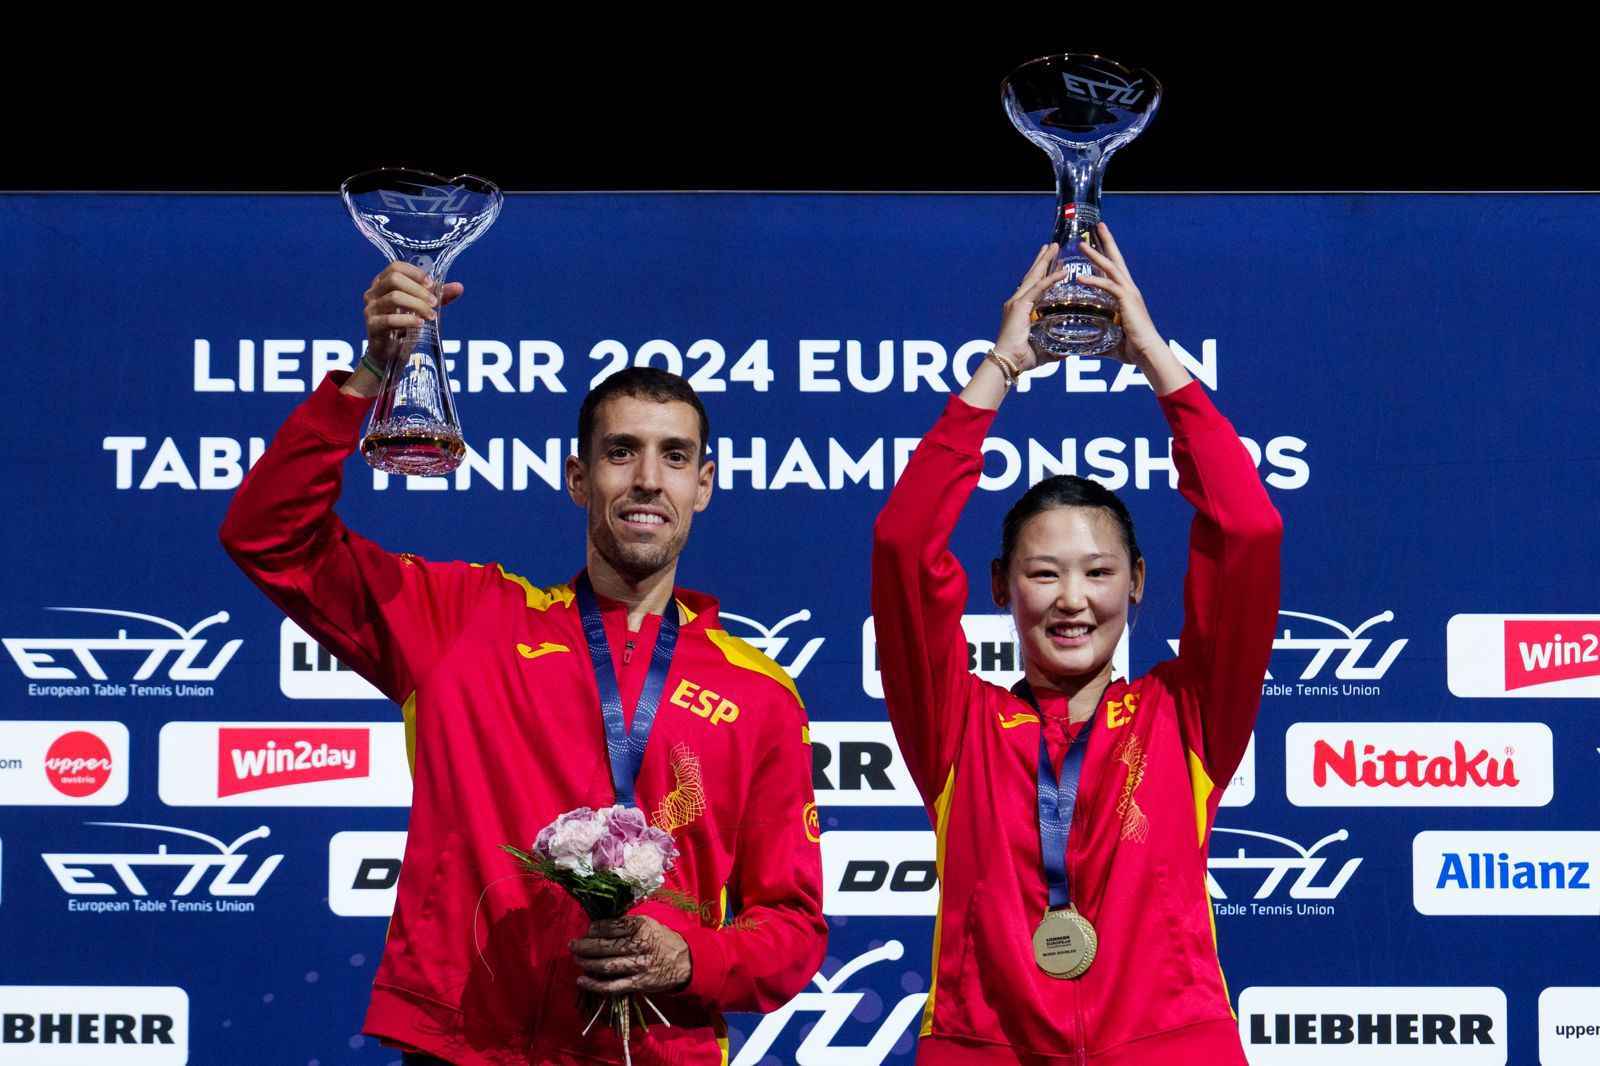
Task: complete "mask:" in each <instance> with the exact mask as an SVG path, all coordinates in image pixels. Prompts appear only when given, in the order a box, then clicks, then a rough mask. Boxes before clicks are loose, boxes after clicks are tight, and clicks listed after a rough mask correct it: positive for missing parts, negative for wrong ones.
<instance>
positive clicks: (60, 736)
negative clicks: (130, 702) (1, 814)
mask: <svg viewBox="0 0 1600 1066" xmlns="http://www.w3.org/2000/svg"><path fill="white" fill-rule="evenodd" d="M127 798H128V727H127V726H125V725H123V724H122V723H121V722H35V721H25V722H0V806H6V807H115V806H117V805H118V804H120V803H122V802H124V801H125V800H126V799H127Z"/></svg>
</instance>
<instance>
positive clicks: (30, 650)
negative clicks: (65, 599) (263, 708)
mask: <svg viewBox="0 0 1600 1066" xmlns="http://www.w3.org/2000/svg"><path fill="white" fill-rule="evenodd" d="M46 610H50V611H61V612H65V613H72V614H90V615H105V616H108V617H111V618H122V619H131V620H133V621H136V622H144V623H147V624H149V625H151V626H154V627H156V628H157V629H158V630H160V629H164V630H167V631H168V632H169V633H171V634H172V635H171V636H165V637H163V636H159V635H155V636H144V637H138V636H133V637H130V636H129V635H128V630H127V629H126V628H118V630H117V635H116V636H114V637H6V638H4V640H3V641H0V643H4V644H5V647H6V651H8V652H10V653H11V659H12V661H13V662H15V663H16V664H17V668H18V669H20V670H21V671H22V673H23V676H24V677H27V678H29V679H31V680H35V681H82V680H83V678H85V677H87V678H89V679H91V680H93V681H100V682H108V681H111V680H112V675H111V674H110V673H108V672H107V671H108V664H109V667H110V669H111V670H114V671H115V672H116V681H119V682H120V681H148V680H150V679H151V678H153V677H155V676H156V671H157V670H159V669H161V668H162V667H165V668H166V673H165V676H166V678H167V679H168V680H171V681H180V682H189V681H215V680H216V679H217V678H218V677H219V676H221V674H222V671H223V669H224V668H225V667H226V666H227V665H228V663H229V662H230V661H231V660H232V659H233V655H234V653H235V652H237V651H238V650H239V646H240V645H241V644H243V643H244V641H242V640H239V639H237V638H235V639H234V640H230V641H228V642H226V643H225V644H223V645H222V647H221V648H219V649H218V650H217V651H216V652H215V653H214V654H213V655H212V656H211V660H210V662H207V663H203V664H202V663H200V662H199V659H200V657H201V655H202V654H204V653H205V651H206V644H207V641H206V640H205V638H203V637H201V636H200V635H199V634H200V633H201V632H203V631H204V630H207V629H209V628H211V627H212V626H214V625H218V624H221V623H225V622H227V621H228V612H227V611H218V612H217V613H216V614H213V615H210V616H209V617H206V618H202V619H201V620H200V621H198V622H196V623H195V624H194V625H192V626H190V627H189V628H187V629H185V628H184V627H183V626H180V625H179V624H178V623H176V622H171V621H168V620H167V619H165V618H158V617H156V616H155V615H153V614H140V613H139V612H137V611H113V610H108V609H105V608H101V607H49V608H46ZM62 653H71V657H70V660H69V659H68V657H67V656H65V655H63V654H62ZM129 653H133V655H130V654H129ZM135 656H137V658H136V657H135ZM169 656H170V658H169ZM102 658H104V660H105V661H104V662H102V661H101V659H102ZM69 661H70V662H71V663H72V665H68V663H69ZM134 663H137V664H138V665H137V666H134ZM80 671H81V673H80ZM130 671H131V672H130ZM161 687H163V688H164V687H166V686H161ZM177 687H178V691H176V692H159V693H156V694H159V695H179V696H186V695H211V694H212V693H211V691H210V690H209V688H208V687H205V686H190V685H179V686H177ZM30 688H32V687H30ZM86 688H87V687H86ZM193 689H198V691H191V690H193ZM94 691H95V694H97V695H119V696H125V695H128V694H129V692H128V691H127V686H125V685H120V684H113V685H110V686H103V685H102V686H95V690H94ZM30 694H35V693H30ZM43 694H45V695H58V694H59V693H55V692H45V693H43ZM81 694H82V695H88V694H89V691H87V690H86V691H84V692H83V693H81ZM133 694H134V695H141V694H143V693H141V692H138V691H136V692H134V693H133Z"/></svg>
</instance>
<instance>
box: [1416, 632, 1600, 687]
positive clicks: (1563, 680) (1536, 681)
mask: <svg viewBox="0 0 1600 1066" xmlns="http://www.w3.org/2000/svg"><path fill="white" fill-rule="evenodd" d="M1445 645H1446V648H1447V651H1448V677H1449V685H1450V691H1451V692H1452V693H1453V694H1455V695H1457V696H1464V697H1469V698H1471V697H1487V698H1491V699H1495V698H1498V699H1508V698H1509V699H1600V615H1592V614H1590V615H1583V614H1458V615H1455V616H1454V617H1452V618H1451V619H1450V622H1449V624H1448V625H1447V626H1446V627H1445Z"/></svg>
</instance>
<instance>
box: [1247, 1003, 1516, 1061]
mask: <svg viewBox="0 0 1600 1066" xmlns="http://www.w3.org/2000/svg"><path fill="white" fill-rule="evenodd" d="M1239 1036H1240V1038H1241V1039H1242V1040H1243V1041H1244V1046H1245V1053H1246V1055H1247V1056H1248V1057H1249V1059H1250V1063H1251V1066H1305V1064H1306V1063H1318V1064H1322V1066H1337V1064H1340V1063H1349V1064H1350V1066H1408V1064H1411V1063H1416V1064H1417V1066H1429V1064H1433V1063H1450V1064H1451V1066H1505V1062H1506V996H1505V993H1504V992H1503V991H1501V990H1500V989H1498V988H1376V987H1372V988H1341V987H1332V986H1329V987H1302V988H1269V987H1258V988H1247V989H1245V990H1244V991H1243V992H1242V993H1240V995H1239Z"/></svg>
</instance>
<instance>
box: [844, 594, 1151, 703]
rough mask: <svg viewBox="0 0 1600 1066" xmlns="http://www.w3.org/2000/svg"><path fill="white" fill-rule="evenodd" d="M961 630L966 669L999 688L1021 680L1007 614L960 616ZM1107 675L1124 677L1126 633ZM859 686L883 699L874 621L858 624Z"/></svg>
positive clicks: (1018, 641) (1016, 639) (1016, 646)
mask: <svg viewBox="0 0 1600 1066" xmlns="http://www.w3.org/2000/svg"><path fill="white" fill-rule="evenodd" d="M961 629H962V632H963V633H964V634H965V635H966V638H967V669H968V670H969V671H971V672H972V673H974V674H977V675H978V676H979V677H981V678H982V679H983V680H985V681H987V682H989V683H990V684H992V685H999V686H1000V687H1001V688H1010V687H1011V686H1012V685H1014V684H1016V683H1017V682H1018V681H1019V680H1021V679H1022V642H1021V639H1020V638H1019V637H1018V636H1017V626H1016V622H1015V621H1013V620H1012V618H1011V616H1010V615H1009V614H967V615H962V616H961ZM1111 672H1112V674H1113V675H1115V676H1118V677H1127V676H1128V630H1127V628H1126V627H1124V628H1123V630H1122V635H1121V636H1120V637H1118V638H1117V647H1116V650H1115V651H1113V652H1112V653H1111ZM861 687H862V689H863V690H864V691H865V692H866V694H867V695H869V696H871V697H872V698H873V699H878V700H881V699H883V672H882V670H881V668H880V667H879V664H878V631H877V627H876V625H875V623H874V620H873V619H871V618H868V619H867V620H866V621H865V622H863V623H862V624H861Z"/></svg>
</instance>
